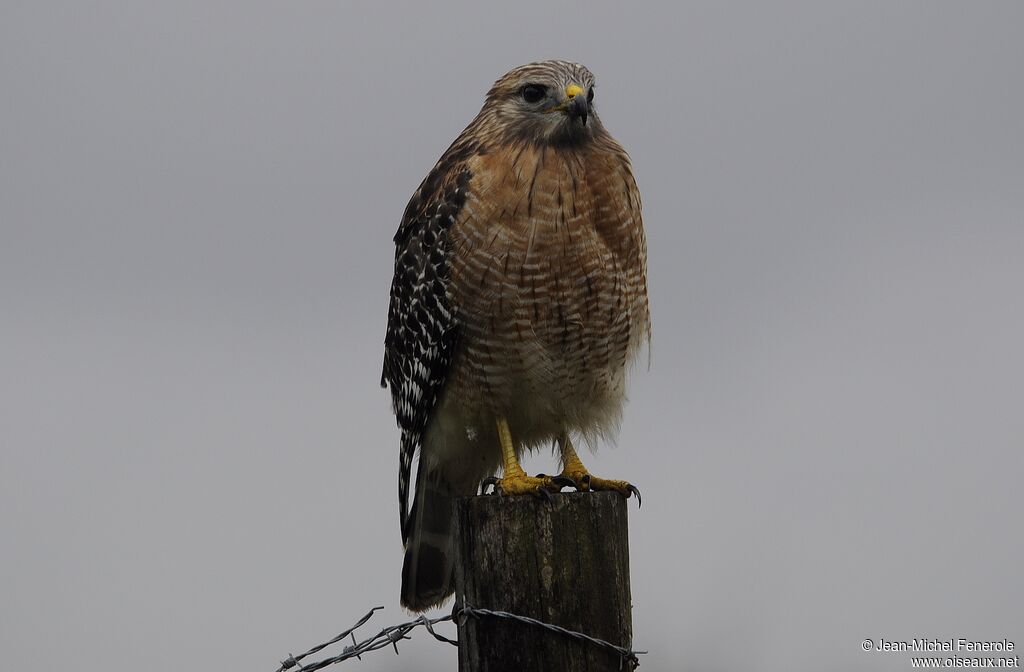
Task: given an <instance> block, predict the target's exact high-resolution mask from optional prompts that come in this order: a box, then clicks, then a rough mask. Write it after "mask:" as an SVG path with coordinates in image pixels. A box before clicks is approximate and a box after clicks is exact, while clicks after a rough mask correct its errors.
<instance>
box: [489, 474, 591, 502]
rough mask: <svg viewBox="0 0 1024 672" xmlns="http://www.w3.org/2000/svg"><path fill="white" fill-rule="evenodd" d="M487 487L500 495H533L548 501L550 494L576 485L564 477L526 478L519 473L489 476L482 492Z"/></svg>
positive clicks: (541, 475)
mask: <svg viewBox="0 0 1024 672" xmlns="http://www.w3.org/2000/svg"><path fill="white" fill-rule="evenodd" d="M489 485H492V486H494V492H496V493H498V494H501V495H535V496H537V497H543V498H545V499H549V498H550V497H551V493H554V492H561V490H562V488H565V487H573V486H575V485H576V484H575V483H574V482H573V481H572V480H571V479H569V478H566V477H565V476H564V475H560V476H547V475H545V474H537V475H536V476H527V475H526V473H525V472H519V473H511V474H507V475H505V476H504V477H503V478H498V477H496V476H491V477H489V478H486V479H484V483H483V486H484V492H487V486H489Z"/></svg>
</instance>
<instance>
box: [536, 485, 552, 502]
mask: <svg viewBox="0 0 1024 672" xmlns="http://www.w3.org/2000/svg"><path fill="white" fill-rule="evenodd" d="M537 496H538V497H540V498H541V499H543V500H544V501H545V502H547V503H548V504H550V503H551V502H552V501H554V498H553V497H552V496H551V493H550V492H548V489H547V488H537Z"/></svg>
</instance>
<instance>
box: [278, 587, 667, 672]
mask: <svg viewBox="0 0 1024 672" xmlns="http://www.w3.org/2000/svg"><path fill="white" fill-rule="evenodd" d="M383 608H384V607H382V606H381V607H374V608H373V609H371V610H370V611H369V612H367V614H366V615H365V616H363V617H362V618H360V619H359V621H358V622H356V624H355V625H353V626H352V627H351V628H349V629H348V630H345V631H344V632H342V633H341V634H339V635H337V636H336V637H334V638H332V639H330V640H328V641H326V642H324V643H323V644H319V645H317V646H314V647H313V648H311V649H309V650H308V651H306V652H305V653H300V654H299V655H297V656H295V655H292V654H290V653H289V654H288V657H287V658H285V659H284V660H283V661H281V666H280V667H279V668H277V672H286V671H287V670H291V669H292V668H294V669H295V670H297V672H316V670H320V669H323V668H325V667H327V666H329V665H334V664H335V663H340V662H342V661H343V660H348V659H349V658H358V659H359V660H362V657H361V654H363V653H366V652H368V651H377V650H379V649H383V648H385V647H388V646H390V647H392V648H393V649H394V650H395V653H396V654H397V653H398V642H400V641H401V640H403V639H411V637H409V633H410V632H411V631H412V630H414V629H416V628H418V627H421V626H422V627H423V628H424V629H425V630H426V631H427V632H428V633H430V635H431V636H432V637H433V638H434V639H436V640H437V641H439V642H444V643H445V644H451V645H452V646H458V645H459V642H458V640H455V639H449V638H448V637H445V636H444V635H442V634H440V633H439V632H437V631H436V630H434V626H435V625H437V624H438V623H445V622H448V621H452V622H454V623H455V624H457V625H459V626H462V625H465V623H466V620H467V619H468V618H481V617H487V618H501V619H508V620H512V621H516V622H518V623H525V624H527V625H531V626H534V627H538V628H542V629H544V630H547V631H549V632H554V633H557V634H560V635H564V636H566V637H570V638H572V639H575V640H576V641H579V642H585V643H587V644H591V645H593V646H597V647H599V648H602V649H604V650H606V651H609V652H611V653H615V654H617V655H618V656H619V669H620V670H621V669H623V668H626V669H629V670H635V669H636V668H637V667H639V665H640V660H639V659H638V658H637V656H639V655H642V654H645V653H647V652H646V651H634V650H632V649H627V648H625V647H622V646H617V645H615V644H612V643H611V642H606V641H605V640H603V639H598V638H597V637H591V636H590V635H586V634H584V633H582V632H576V631H574V630H568V629H566V628H563V627H561V626H558V625H553V624H551V623H545V622H543V621H538V620H537V619H535V618H530V617H529V616H519V615H517V614H510V613H509V612H507V611H497V610H493V609H481V608H478V607H474V606H472V605H470V604H466V603H459V602H456V603H455V606H454V607H453V608H452V613H450V614H448V615H447V616H440V617H438V618H427V617H426V616H420V617H419V618H417V619H416V620H414V621H408V622H406V623H400V624H398V625H391V626H388V627H386V628H384V629H383V630H381V631H380V632H378V633H377V634H376V635H374V636H372V637H367V638H366V639H364V640H362V641H357V640H356V635H355V631H356V630H357V629H358V628H360V627H362V626H363V625H366V623H367V621H369V620H370V619H371V618H372V617H373V615H374V613H376V612H377V611H380V610H381V609H383ZM346 637H351V639H352V644H350V645H346V646H345V647H344V648H343V649H342V651H341V653H339V654H337V655H335V656H330V657H328V658H324V659H322V660H318V661H315V662H312V663H308V664H306V665H303V664H302V663H301V661H302V659H304V658H306V657H307V656H311V655H313V654H314V653H318V652H319V651H322V650H323V649H325V648H327V647H328V646H331V645H332V644H337V643H338V642H340V641H341V640H343V639H345V638H346Z"/></svg>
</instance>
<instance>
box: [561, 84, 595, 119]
mask: <svg viewBox="0 0 1024 672" xmlns="http://www.w3.org/2000/svg"><path fill="white" fill-rule="evenodd" d="M565 95H566V97H567V98H568V99H569V100H568V101H566V103H565V105H564V107H563V109H564V110H565V113H566V114H568V115H569V118H570V119H580V120H581V121H582V122H583V125H584V126H586V125H587V115H588V114H589V113H590V105H589V103H587V96H586V95H584V93H583V87H582V86H580V85H579V84H570V85H569V86H567V87H565Z"/></svg>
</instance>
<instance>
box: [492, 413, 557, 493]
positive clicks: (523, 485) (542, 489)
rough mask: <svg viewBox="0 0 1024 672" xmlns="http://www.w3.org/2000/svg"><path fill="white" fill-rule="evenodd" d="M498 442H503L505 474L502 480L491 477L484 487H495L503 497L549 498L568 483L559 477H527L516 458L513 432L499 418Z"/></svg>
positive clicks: (506, 423) (502, 459)
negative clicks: (527, 496) (533, 496)
mask: <svg viewBox="0 0 1024 672" xmlns="http://www.w3.org/2000/svg"><path fill="white" fill-rule="evenodd" d="M497 424H498V440H499V441H500V442H501V462H502V465H503V467H504V473H503V474H502V477H501V478H494V477H491V478H489V479H487V480H486V481H484V485H485V486H486V485H488V484H491V485H494V488H495V490H496V491H497V492H500V493H501V494H503V495H539V496H541V497H545V496H549V495H550V494H551V493H552V492H558V491H559V490H561V489H562V488H563V487H564V486H565V485H568V482H567V481H566V480H565V479H564V478H560V477H558V476H554V477H552V476H545V475H543V474H541V475H539V476H527V475H526V472H525V471H524V470H523V467H522V465H520V464H519V458H518V457H516V446H515V444H514V443H512V430H510V429H509V426H508V421H507V420H506V419H505V418H498V420H497Z"/></svg>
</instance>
